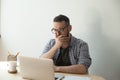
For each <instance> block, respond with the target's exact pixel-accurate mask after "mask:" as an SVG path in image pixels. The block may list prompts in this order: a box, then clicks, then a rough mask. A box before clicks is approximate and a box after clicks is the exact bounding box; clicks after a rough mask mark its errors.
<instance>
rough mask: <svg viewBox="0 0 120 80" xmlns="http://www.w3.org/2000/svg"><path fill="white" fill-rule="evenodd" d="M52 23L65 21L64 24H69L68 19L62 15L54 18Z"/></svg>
mask: <svg viewBox="0 0 120 80" xmlns="http://www.w3.org/2000/svg"><path fill="white" fill-rule="evenodd" d="M53 21H54V22H62V21H65V23H66V24H67V25H69V24H70V20H69V18H68V17H67V16H65V15H62V14H60V15H58V16H56V17H55V18H54V20H53Z"/></svg>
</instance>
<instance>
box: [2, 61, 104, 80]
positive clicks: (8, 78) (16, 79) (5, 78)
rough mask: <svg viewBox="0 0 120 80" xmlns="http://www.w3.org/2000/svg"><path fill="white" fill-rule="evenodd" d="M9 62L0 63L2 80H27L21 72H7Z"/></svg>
mask: <svg viewBox="0 0 120 80" xmlns="http://www.w3.org/2000/svg"><path fill="white" fill-rule="evenodd" d="M7 69H8V67H7V62H5V61H4V62H0V80H25V79H22V77H21V75H20V73H19V70H18V73H16V74H10V73H8V71H7ZM55 74H63V75H65V76H66V75H69V76H70V75H71V76H73V75H74V76H84V77H90V78H91V80H105V79H104V78H102V77H100V76H95V75H80V74H67V73H55Z"/></svg>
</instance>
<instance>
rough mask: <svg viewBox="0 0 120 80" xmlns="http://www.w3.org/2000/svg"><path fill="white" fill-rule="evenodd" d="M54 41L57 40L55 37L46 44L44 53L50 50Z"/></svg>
mask: <svg viewBox="0 0 120 80" xmlns="http://www.w3.org/2000/svg"><path fill="white" fill-rule="evenodd" d="M54 43H55V40H54V39H51V40H50V41H49V42H48V43H47V44H46V45H45V47H44V49H43V51H42V53H43V54H44V53H46V52H48V51H49V50H50V49H51V48H52V47H53V45H54Z"/></svg>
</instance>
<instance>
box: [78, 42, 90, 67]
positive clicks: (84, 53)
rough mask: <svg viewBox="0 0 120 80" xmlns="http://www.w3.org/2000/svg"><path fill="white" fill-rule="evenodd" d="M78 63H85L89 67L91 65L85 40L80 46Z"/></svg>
mask: <svg viewBox="0 0 120 80" xmlns="http://www.w3.org/2000/svg"><path fill="white" fill-rule="evenodd" d="M78 64H83V65H85V66H86V67H87V68H89V66H90V65H91V58H90V55H89V48H88V44H87V43H85V42H83V43H82V44H80V46H79V55H78Z"/></svg>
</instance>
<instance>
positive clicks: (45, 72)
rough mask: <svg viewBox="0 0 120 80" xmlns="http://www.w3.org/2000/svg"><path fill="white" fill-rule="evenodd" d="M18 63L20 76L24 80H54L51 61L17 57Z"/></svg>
mask: <svg viewBox="0 0 120 80" xmlns="http://www.w3.org/2000/svg"><path fill="white" fill-rule="evenodd" d="M18 62H19V69H20V74H21V76H22V77H23V78H24V79H30V80H55V78H54V76H55V75H54V68H53V61H52V60H51V59H46V58H39V59H37V58H32V57H26V56H18Z"/></svg>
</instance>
